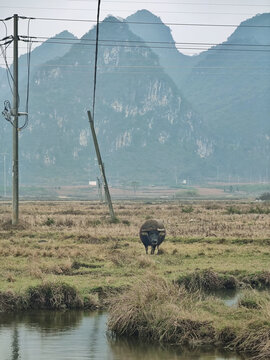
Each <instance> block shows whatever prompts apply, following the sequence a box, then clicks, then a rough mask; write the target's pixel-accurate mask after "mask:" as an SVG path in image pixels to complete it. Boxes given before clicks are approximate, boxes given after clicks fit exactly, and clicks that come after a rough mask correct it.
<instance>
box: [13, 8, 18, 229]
mask: <svg viewBox="0 0 270 360" xmlns="http://www.w3.org/2000/svg"><path fill="white" fill-rule="evenodd" d="M13 21H14V34H13V36H14V40H13V107H12V115H13V117H14V119H13V165H12V176H13V178H12V180H13V182H12V225H17V224H18V222H19V151H18V149H19V148H18V127H19V126H18V93H19V88H18V15H17V14H15V15H14V16H13Z"/></svg>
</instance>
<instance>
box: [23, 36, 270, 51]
mask: <svg viewBox="0 0 270 360" xmlns="http://www.w3.org/2000/svg"><path fill="white" fill-rule="evenodd" d="M22 41H24V42H30V41H31V42H33V43H39V44H43V43H45V42H46V44H61V45H70V43H69V42H64V41H50V40H46V41H43V40H28V39H22ZM75 45H76V46H95V44H88V43H79V44H76V43H75V44H73V46H75ZM99 46H107V47H116V46H117V47H125V48H144V49H145V48H146V49H171V50H175V49H179V50H207V51H224V52H231V51H232V52H253V53H257V52H270V50H262V49H255V50H254V49H228V48H225V49H221V48H207V47H183V46H151V47H150V46H148V45H138V46H136V45H122V44H99Z"/></svg>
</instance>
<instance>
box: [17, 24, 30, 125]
mask: <svg viewBox="0 0 270 360" xmlns="http://www.w3.org/2000/svg"><path fill="white" fill-rule="evenodd" d="M30 21H31V19H28V25H27V36H28V37H30V36H29V33H30ZM31 47H32V42H29V43H27V85H26V101H25V113H26V115H25V121H24V124H23V125H22V126H21V127H20V128H19V130H23V129H25V128H26V127H27V125H28V121H29V112H28V108H29V89H30V62H31Z"/></svg>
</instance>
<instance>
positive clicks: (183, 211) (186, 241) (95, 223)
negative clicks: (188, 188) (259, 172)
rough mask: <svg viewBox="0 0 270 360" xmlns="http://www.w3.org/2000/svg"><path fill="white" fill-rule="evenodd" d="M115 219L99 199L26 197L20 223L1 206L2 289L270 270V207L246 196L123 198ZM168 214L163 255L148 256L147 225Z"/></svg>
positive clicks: (114, 284)
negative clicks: (144, 229) (142, 234)
mask: <svg viewBox="0 0 270 360" xmlns="http://www.w3.org/2000/svg"><path fill="white" fill-rule="evenodd" d="M115 212H116V215H117V217H118V222H116V223H111V222H110V218H109V216H108V210H107V207H106V205H105V204H100V203H99V202H91V201H89V202H88V201H87V202H22V203H21V206H20V225H19V226H18V227H17V228H13V227H12V226H11V224H10V219H11V206H10V204H8V203H4V202H2V203H1V205H0V213H1V218H0V219H1V220H0V264H1V265H0V288H1V291H9V290H11V291H15V292H16V293H17V292H24V291H25V290H26V289H27V288H29V286H34V285H38V284H42V283H44V282H47V281H53V282H59V281H60V282H65V283H67V284H69V285H72V286H75V287H76V288H77V289H78V290H79V292H80V293H82V294H89V293H91V292H92V291H94V290H95V289H104V290H105V289H108V288H109V289H119V288H123V287H126V286H128V285H130V284H132V283H133V282H134V279H135V278H136V279H138V278H141V277H145V276H146V274H147V273H155V275H160V276H162V277H165V278H167V279H169V280H174V281H177V280H178V279H179V278H180V277H184V276H186V275H189V274H191V273H193V272H194V271H202V270H204V269H212V270H213V271H215V272H217V273H220V274H229V275H235V276H236V275H237V276H242V277H243V276H245V275H249V276H251V275H252V274H253V275H255V274H257V273H262V272H265V271H267V270H269V265H270V248H269V247H270V226H269V225H270V214H269V212H270V206H268V204H267V203H255V202H253V203H252V202H247V201H244V202H241V201H235V202H232V201H228V202H226V201H197V202H196V201H193V202H179V201H175V202H144V203H143V202H121V203H116V204H115ZM150 218H157V219H162V220H163V221H164V224H165V228H166V231H167V236H166V239H165V241H164V243H163V244H162V245H161V247H160V249H161V252H160V254H159V255H154V256H151V255H146V254H145V250H144V247H143V245H142V244H141V242H140V239H139V235H138V233H139V229H140V226H141V224H142V223H143V222H144V221H145V220H146V219H150Z"/></svg>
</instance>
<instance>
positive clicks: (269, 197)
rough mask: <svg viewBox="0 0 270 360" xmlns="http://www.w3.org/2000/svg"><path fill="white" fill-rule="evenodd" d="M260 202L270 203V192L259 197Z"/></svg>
mask: <svg viewBox="0 0 270 360" xmlns="http://www.w3.org/2000/svg"><path fill="white" fill-rule="evenodd" d="M258 200H263V201H270V192H265V193H263V194H262V195H260V196H259V197H258Z"/></svg>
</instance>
